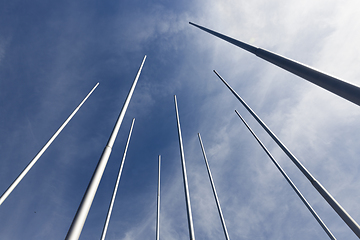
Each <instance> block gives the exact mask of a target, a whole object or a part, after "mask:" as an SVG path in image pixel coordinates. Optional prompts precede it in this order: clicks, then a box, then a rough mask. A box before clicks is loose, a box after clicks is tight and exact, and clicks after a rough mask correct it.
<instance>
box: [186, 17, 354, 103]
mask: <svg viewBox="0 0 360 240" xmlns="http://www.w3.org/2000/svg"><path fill="white" fill-rule="evenodd" d="M190 24H191V25H193V26H195V27H198V28H200V29H201V30H203V31H205V32H208V33H210V34H212V35H214V36H216V37H218V38H221V39H223V40H225V41H227V42H229V43H231V44H234V45H235V46H238V47H240V48H242V49H244V50H246V51H248V52H251V53H253V54H255V55H256V56H258V57H260V58H262V59H264V60H266V61H268V62H270V63H272V64H274V65H276V66H278V67H280V68H282V69H284V70H286V71H288V72H291V73H293V74H295V75H297V76H299V77H301V78H303V79H305V80H308V81H309V82H312V83H313V84H316V85H318V86H319V87H321V88H324V89H326V90H328V91H330V92H332V93H334V94H336V95H338V96H340V97H342V98H344V99H346V100H348V101H350V102H352V103H354V104H356V105H359V106H360V88H359V87H358V86H355V85H352V84H350V83H347V82H345V81H343V80H340V79H338V78H335V77H333V76H330V75H328V74H326V73H323V72H321V71H319V70H316V69H314V68H312V67H309V66H306V65H304V64H302V63H299V62H296V61H294V60H291V59H289V58H286V57H283V56H280V55H278V54H275V53H272V52H270V51H267V50H265V49H261V48H257V47H254V46H252V45H249V44H247V43H244V42H241V41H239V40H236V39H234V38H231V37H228V36H225V35H223V34H221V33H218V32H215V31H212V30H210V29H207V28H204V27H202V26H199V25H197V24H194V23H191V22H190Z"/></svg>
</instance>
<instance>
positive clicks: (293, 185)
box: [235, 110, 336, 240]
mask: <svg viewBox="0 0 360 240" xmlns="http://www.w3.org/2000/svg"><path fill="white" fill-rule="evenodd" d="M235 112H236V114H237V115H238V116H239V118H240V119H241V120H242V121H243V123H244V124H245V126H246V127H247V129H249V131H250V132H251V134H252V135H253V136H254V137H255V139H256V141H257V142H258V143H259V144H260V146H261V147H262V149H264V151H265V152H266V154H267V155H268V156H269V158H270V159H271V160H272V162H273V163H274V164H275V166H276V167H277V169H279V171H280V172H281V174H282V175H283V176H284V178H285V179H286V181H287V182H288V183H289V184H290V186H291V187H292V189H294V191H295V192H296V194H297V195H298V196H299V198H300V199H301V201H302V202H303V203H304V204H305V206H306V207H307V208H308V209H309V211H310V212H311V214H312V215H313V216H314V217H315V219H316V221H318V223H319V224H320V226H321V227H322V229H324V231H325V232H326V234H327V235H328V236H329V237H330V239H332V240H336V238H335V237H334V235H333V234H332V233H331V231H330V230H329V229H328V227H327V226H326V225H325V223H324V222H323V221H322V220H321V218H320V217H319V216H318V215H317V213H316V212H315V210H314V209H313V208H312V207H311V205H310V204H309V203H308V201H307V200H306V199H305V197H304V196H303V195H302V194H301V192H300V191H299V189H297V187H296V186H295V184H294V183H293V182H292V181H291V179H290V178H289V177H288V175H287V174H286V172H285V171H284V170H283V169H282V168H281V166H280V165H279V164H278V162H277V161H276V160H275V158H274V157H273V156H272V155H271V153H270V152H269V151H268V150H267V148H266V147H265V145H264V144H263V143H262V142H261V141H260V139H259V138H258V137H257V136H256V134H255V133H254V131H253V130H252V129H251V128H250V126H249V125H248V124H247V123H246V122H245V120H244V119H243V118H242V117H241V115H240V113H239V112H238V111H237V110H235Z"/></svg>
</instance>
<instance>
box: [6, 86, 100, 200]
mask: <svg viewBox="0 0 360 240" xmlns="http://www.w3.org/2000/svg"><path fill="white" fill-rule="evenodd" d="M98 85H99V83H97V84H96V85H95V87H93V89H92V90H91V91H90V92H89V93H88V95H86V97H85V98H84V99H83V100H82V101H81V103H80V104H79V105H78V106H77V107H76V108H75V110H74V111H73V112H72V113H71V114H70V116H69V117H68V118H67V119H66V120H65V122H64V123H63V124H62V125H61V126H60V128H59V129H58V130H57V131H56V132H55V133H54V135H53V136H52V137H51V138H50V139H49V140H48V141H47V143H46V144H45V145H44V146H43V147H42V148H41V150H40V151H39V152H38V153H37V154H36V156H35V157H34V158H33V159H32V160H31V162H30V163H29V164H28V165H27V166H26V167H25V169H24V170H23V171H22V172H21V173H20V175H19V176H18V177H17V178H16V179H15V181H14V182H13V183H12V184H11V185H10V186H9V187H8V189H7V190H6V191H5V192H4V193H3V194H2V195H1V197H0V205H1V204H2V203H3V202H4V201H5V199H6V198H7V197H8V196H9V195H10V193H11V192H12V191H13V190H14V188H15V187H16V186H17V185H18V184H19V183H20V181H21V180H22V179H23V178H24V177H25V175H26V174H27V173H28V172H29V171H30V169H31V168H32V167H33V166H34V164H35V163H36V162H37V160H39V158H40V157H41V155H42V154H43V153H44V152H45V151H46V149H47V148H48V147H49V146H50V144H51V143H52V142H53V141H54V140H55V138H56V137H57V136H58V135H59V134H60V132H61V131H62V130H63V129H64V127H65V126H66V125H67V124H68V122H69V121H70V120H71V119H72V118H73V116H74V115H75V114H76V113H77V111H78V110H79V109H80V107H81V106H82V105H83V104H84V103H85V101H86V100H87V99H88V98H89V97H90V95H91V94H92V92H93V91H94V90H95V89H96V88H97V86H98Z"/></svg>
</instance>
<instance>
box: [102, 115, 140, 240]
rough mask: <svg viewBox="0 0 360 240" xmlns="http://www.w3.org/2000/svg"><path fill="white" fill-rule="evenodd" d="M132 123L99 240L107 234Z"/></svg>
mask: <svg viewBox="0 0 360 240" xmlns="http://www.w3.org/2000/svg"><path fill="white" fill-rule="evenodd" d="M134 123H135V118H133V120H132V122H131V127H130V131H129V136H128V139H127V141H126V146H125V150H124V154H123V157H122V160H121V164H120V168H119V172H118V176H117V179H116V183H115V187H114V191H113V195H112V197H111V202H110V205H109V210H108V213H107V215H106V220H105V224H104V228H103V231H102V234H101V240H104V239H105V236H106V232H107V229H108V226H109V221H110V217H111V213H112V209H113V207H114V202H115V197H116V193H117V190H118V188H119V182H120V177H121V173H122V170H123V167H124V163H125V158H126V153H127V150H128V147H129V143H130V138H131V133H132V130H133V127H134Z"/></svg>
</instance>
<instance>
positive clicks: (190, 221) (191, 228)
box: [174, 95, 195, 240]
mask: <svg viewBox="0 0 360 240" xmlns="http://www.w3.org/2000/svg"><path fill="white" fill-rule="evenodd" d="M174 101H175V111H176V121H177V129H178V135H179V145H180V156H181V166H182V173H183V179H184V190H185V200H186V209H187V217H188V225H189V236H190V240H195V234H194V224H193V219H192V213H191V204H190V194H189V186H188V180H187V174H186V166H185V155H184V147H183V141H182V137H181V128H180V120H179V111H178V106H177V101H176V95H174Z"/></svg>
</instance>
